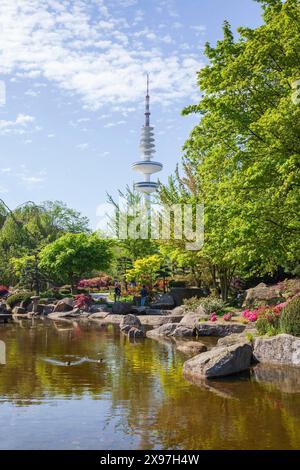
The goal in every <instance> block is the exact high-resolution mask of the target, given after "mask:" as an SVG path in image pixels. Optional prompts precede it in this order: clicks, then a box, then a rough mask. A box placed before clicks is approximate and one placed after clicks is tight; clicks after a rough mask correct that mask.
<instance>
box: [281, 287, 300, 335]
mask: <svg viewBox="0 0 300 470" xmlns="http://www.w3.org/2000/svg"><path fill="white" fill-rule="evenodd" d="M279 322H280V330H281V332H282V333H288V334H290V335H294V336H300V297H299V296H297V297H295V298H294V299H293V300H291V301H290V302H289V303H288V304H287V305H286V306H285V307H284V308H283V310H282V313H281V316H280V320H279Z"/></svg>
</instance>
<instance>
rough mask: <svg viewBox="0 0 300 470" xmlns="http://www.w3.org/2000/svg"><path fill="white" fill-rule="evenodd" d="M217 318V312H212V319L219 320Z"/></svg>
mask: <svg viewBox="0 0 300 470" xmlns="http://www.w3.org/2000/svg"><path fill="white" fill-rule="evenodd" d="M217 320H218V317H217V314H216V313H215V312H213V313H211V315H210V321H217Z"/></svg>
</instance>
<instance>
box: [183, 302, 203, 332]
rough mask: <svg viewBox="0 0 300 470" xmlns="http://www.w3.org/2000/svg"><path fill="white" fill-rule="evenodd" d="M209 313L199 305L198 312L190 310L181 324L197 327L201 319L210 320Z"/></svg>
mask: <svg viewBox="0 0 300 470" xmlns="http://www.w3.org/2000/svg"><path fill="white" fill-rule="evenodd" d="M208 319H209V315H207V314H206V313H205V310H204V309H203V308H202V307H198V309H197V311H196V312H188V313H186V314H185V315H184V317H183V318H182V320H181V321H180V324H181V325H183V326H188V327H189V328H196V327H198V325H199V322H200V320H208Z"/></svg>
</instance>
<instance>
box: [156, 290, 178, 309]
mask: <svg viewBox="0 0 300 470" xmlns="http://www.w3.org/2000/svg"><path fill="white" fill-rule="evenodd" d="M174 307H175V302H174V299H173V297H172V296H171V295H169V294H162V295H160V296H159V297H158V298H157V300H155V302H153V303H152V304H151V308H154V309H161V310H164V309H166V310H169V309H173V308H174Z"/></svg>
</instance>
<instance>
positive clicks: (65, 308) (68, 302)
mask: <svg viewBox="0 0 300 470" xmlns="http://www.w3.org/2000/svg"><path fill="white" fill-rule="evenodd" d="M73 306H74V301H73V299H71V298H69V297H66V298H64V299H62V300H59V301H58V302H57V304H56V305H55V308H54V312H70V311H71V310H73Z"/></svg>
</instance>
